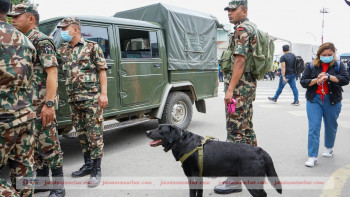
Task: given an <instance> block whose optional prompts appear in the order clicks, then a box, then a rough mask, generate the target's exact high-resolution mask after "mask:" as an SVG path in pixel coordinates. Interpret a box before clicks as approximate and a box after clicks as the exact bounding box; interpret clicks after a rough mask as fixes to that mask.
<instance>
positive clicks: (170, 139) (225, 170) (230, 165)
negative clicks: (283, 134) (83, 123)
mask: <svg viewBox="0 0 350 197" xmlns="http://www.w3.org/2000/svg"><path fill="white" fill-rule="evenodd" d="M147 137H148V138H150V139H152V140H154V141H152V142H150V145H151V146H154V147H155V146H159V145H162V146H163V147H164V151H165V152H167V151H169V150H172V152H173V155H174V157H175V159H176V161H179V159H180V158H181V156H183V155H184V154H186V153H188V152H190V151H191V150H193V149H194V148H196V147H197V146H200V145H201V141H202V139H203V137H201V136H199V135H196V134H193V133H191V132H189V131H185V130H182V129H180V128H178V127H176V126H174V125H166V124H163V125H159V127H158V128H157V129H154V130H150V131H147ZM203 151H204V154H203V158H204V159H203V177H228V176H229V177H239V179H241V180H242V181H243V183H244V184H245V186H246V187H247V189H248V191H249V193H250V194H251V195H252V196H266V195H267V194H266V192H265V190H264V186H263V184H247V181H250V183H251V182H252V180H251V177H254V181H256V183H258V182H259V183H263V182H264V181H265V176H267V177H268V180H269V181H270V183H271V184H272V185H273V186H274V187H275V188H276V190H277V192H278V193H280V194H282V186H281V184H280V181H279V178H278V176H277V173H276V171H275V168H274V165H273V162H272V159H271V157H270V155H269V154H268V153H267V152H266V151H264V150H263V149H261V148H259V147H255V146H252V145H248V144H239V143H230V142H220V141H213V140H209V141H207V142H206V143H205V144H204V146H203ZM182 168H183V170H184V172H185V175H186V176H187V178H188V180H189V182H197V183H202V181H203V177H199V174H200V173H199V172H200V170H199V165H198V151H196V152H195V153H193V154H192V155H191V156H189V157H188V159H186V160H185V161H184V162H183V164H182ZM247 177H250V179H249V180H247V179H245V178H247ZM202 195H203V185H202V186H201V187H200V189H198V187H196V188H194V187H193V186H191V184H190V197H196V196H197V197H201V196H202Z"/></svg>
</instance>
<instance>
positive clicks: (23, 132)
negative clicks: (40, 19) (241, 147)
mask: <svg viewBox="0 0 350 197" xmlns="http://www.w3.org/2000/svg"><path fill="white" fill-rule="evenodd" d="M35 58H36V51H35V48H34V46H33V45H32V44H31V42H30V40H29V39H27V38H26V37H25V36H24V35H23V34H22V33H20V32H19V31H17V30H16V29H15V28H14V27H13V26H12V25H9V24H7V23H5V22H3V21H0V158H1V161H0V168H1V167H3V166H5V165H6V164H7V162H8V163H9V167H10V172H11V182H12V186H13V188H10V185H9V184H8V183H7V182H6V181H5V180H4V179H2V178H0V196H17V195H20V196H33V190H32V189H21V190H19V189H17V191H15V190H14V188H16V178H23V177H32V176H33V164H34V157H33V155H34V136H33V133H32V130H33V128H32V127H33V124H32V121H33V120H34V118H35V113H34V112H33V109H32V97H33V92H32V87H31V85H30V83H31V80H32V77H33V62H34V61H35ZM29 186H30V185H29Z"/></svg>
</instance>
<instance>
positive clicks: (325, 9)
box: [320, 7, 329, 44]
mask: <svg viewBox="0 0 350 197" xmlns="http://www.w3.org/2000/svg"><path fill="white" fill-rule="evenodd" d="M320 12H321V14H322V37H321V39H322V44H323V31H324V14H327V13H329V11H328V8H324V7H323V9H322V10H321V11H320Z"/></svg>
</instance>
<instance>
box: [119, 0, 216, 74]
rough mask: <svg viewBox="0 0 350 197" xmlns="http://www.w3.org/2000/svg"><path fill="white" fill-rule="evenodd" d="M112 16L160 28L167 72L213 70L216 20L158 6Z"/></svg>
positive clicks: (205, 15)
mask: <svg viewBox="0 0 350 197" xmlns="http://www.w3.org/2000/svg"><path fill="white" fill-rule="evenodd" d="M114 16H115V17H119V18H128V19H135V20H141V21H149V22H156V23H159V24H160V25H162V26H163V28H164V31H165V42H166V47H167V56H168V69H169V70H193V69H200V70H217V67H218V66H217V45H216V35H217V25H218V24H219V23H218V21H217V19H216V18H215V17H213V16H211V15H209V14H206V13H202V12H198V11H192V10H188V9H184V8H179V7H174V6H169V5H165V4H162V3H158V4H153V5H149V6H145V7H140V8H136V9H132V10H127V11H122V12H117V13H116V14H115V15H114Z"/></svg>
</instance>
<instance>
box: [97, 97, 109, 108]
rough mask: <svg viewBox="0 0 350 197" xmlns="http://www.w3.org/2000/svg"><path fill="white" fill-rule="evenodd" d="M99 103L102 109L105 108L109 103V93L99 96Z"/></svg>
mask: <svg viewBox="0 0 350 197" xmlns="http://www.w3.org/2000/svg"><path fill="white" fill-rule="evenodd" d="M98 105H99V106H100V109H104V108H105V107H107V105H108V97H107V95H103V94H101V95H100V97H99V98H98Z"/></svg>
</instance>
